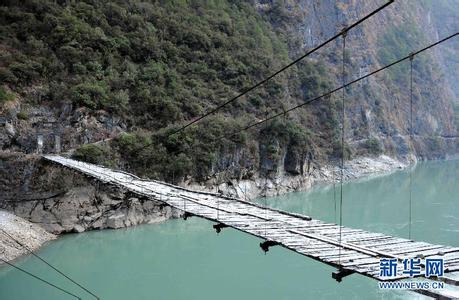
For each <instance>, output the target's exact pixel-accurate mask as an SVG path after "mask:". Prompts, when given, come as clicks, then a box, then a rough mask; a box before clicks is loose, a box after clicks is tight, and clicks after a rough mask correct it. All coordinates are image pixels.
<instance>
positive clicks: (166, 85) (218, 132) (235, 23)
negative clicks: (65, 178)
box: [0, 0, 459, 182]
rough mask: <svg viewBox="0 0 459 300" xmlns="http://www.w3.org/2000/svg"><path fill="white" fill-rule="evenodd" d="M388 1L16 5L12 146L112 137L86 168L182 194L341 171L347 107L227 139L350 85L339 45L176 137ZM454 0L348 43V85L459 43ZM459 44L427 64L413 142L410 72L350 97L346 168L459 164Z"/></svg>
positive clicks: (6, 123) (426, 6) (8, 146)
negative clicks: (366, 161) (383, 163)
mask: <svg viewBox="0 0 459 300" xmlns="http://www.w3.org/2000/svg"><path fill="white" fill-rule="evenodd" d="M384 2H385V1H360V0H359V1H357V0H345V1H344V0H343V1H331V0H326V1H317V0H284V1H274V0H272V1H270V0H264V1H250V2H246V1H219V2H218V3H217V2H214V1H178V0H177V1H171V2H170V1H151V2H140V1H135V0H131V1H126V2H123V3H118V2H116V3H114V2H106V1H76V2H74V1H21V2H17V1H6V2H4V4H2V7H1V8H0V14H1V20H2V21H1V23H0V25H1V28H2V37H1V42H0V53H1V55H2V56H1V59H2V60H1V63H0V79H1V80H2V86H1V91H0V98H1V102H0V105H2V108H1V112H0V114H1V115H0V147H1V148H2V149H4V150H20V151H24V152H35V151H37V149H38V151H44V152H55V151H57V152H58V151H61V150H67V149H71V148H74V147H77V146H78V145H81V144H86V143H93V142H97V141H100V140H103V139H107V138H114V139H113V140H112V141H111V142H109V143H106V144H103V145H102V146H97V145H94V146H86V147H83V148H80V149H79V150H78V151H77V152H76V156H77V157H79V158H81V159H86V160H90V161H93V162H101V163H105V164H108V165H112V166H119V167H122V168H126V169H129V170H130V171H133V172H135V173H137V174H139V175H145V176H150V177H156V178H160V179H165V180H169V181H175V182H177V181H183V180H186V181H189V180H190V179H196V180H199V181H205V180H208V179H209V178H212V177H215V174H216V173H218V172H221V171H228V172H227V173H229V174H227V175H226V176H227V177H228V176H229V177H232V178H240V179H247V178H253V177H254V176H255V177H256V176H257V174H258V173H267V174H269V175H271V176H275V175H279V174H281V173H286V174H290V175H295V176H296V175H304V174H307V173H309V170H310V169H311V168H312V167H314V166H315V167H321V166H323V165H324V164H326V163H336V161H337V160H338V158H339V155H340V144H339V143H340V138H339V127H340V125H341V119H340V112H339V109H338V108H339V105H340V104H339V101H340V98H339V97H340V95H334V96H332V97H330V98H327V99H322V100H321V101H317V102H315V103H314V104H312V105H308V106H305V107H304V108H302V109H300V110H297V111H294V112H291V113H289V114H287V115H286V116H285V117H284V118H281V119H277V120H275V121H272V122H268V123H267V124H264V125H263V126H261V127H260V128H257V129H254V130H252V131H249V132H246V133H242V134H238V135H236V136H235V137H231V138H229V137H228V133H230V132H232V131H234V130H237V129H238V128H241V127H243V126H245V125H247V124H249V123H252V122H254V121H256V120H260V119H261V118H263V117H264V116H266V114H268V115H269V114H272V113H275V112H282V111H283V110H285V109H287V108H289V107H291V106H294V105H297V104H300V103H302V102H303V101H305V100H307V99H310V98H311V97H314V96H316V95H319V94H320V93H321V92H323V91H326V90H328V89H330V88H332V87H335V86H338V85H340V80H341V79H340V70H341V60H340V58H341V55H342V54H341V46H342V44H341V43H342V41H341V40H338V41H337V42H336V43H333V44H331V45H329V46H328V47H326V48H324V49H323V50H321V51H320V52H318V53H316V54H314V55H313V56H311V57H309V58H307V59H306V60H305V61H303V62H302V63H300V64H298V65H296V66H295V67H294V68H292V69H290V70H289V71H288V72H286V73H284V74H282V75H281V76H279V77H276V78H275V79H274V80H273V81H272V82H270V83H269V84H267V85H265V86H263V87H261V88H260V89H258V90H257V91H256V92H254V93H251V94H250V95H249V96H247V97H245V98H243V99H240V101H237V102H236V103H235V104H233V105H231V106H229V107H228V108H227V109H225V110H224V111H222V112H221V113H220V114H219V115H217V116H213V117H212V118H209V119H208V120H204V122H201V123H200V124H198V125H197V126H196V127H193V128H190V129H189V130H187V131H186V132H183V133H182V134H180V135H176V136H168V135H167V134H168V133H169V132H171V131H172V130H174V128H176V127H177V126H179V125H180V124H183V123H184V122H186V121H187V120H190V119H193V118H196V117H197V116H199V115H200V114H202V113H203V112H205V111H208V110H209V109H211V108H213V107H215V106H216V105H218V104H220V103H222V102H224V101H225V99H227V98H228V97H230V96H232V95H235V94H236V93H237V92H239V91H241V90H243V89H244V88H246V87H248V86H250V84H253V83H254V82H256V81H258V80H260V79H262V78H264V77H265V76H267V75H268V74H270V73H271V72H272V70H275V69H277V68H279V67H280V66H281V65H283V64H285V63H286V62H288V61H289V60H290V59H293V58H296V57H298V56H299V55H300V54H302V53H304V52H305V51H306V50H307V49H310V48H311V47H314V46H316V45H318V44H319V43H320V42H322V41H324V40H325V39H327V38H328V37H330V36H332V35H334V34H335V33H336V32H339V31H341V30H342V29H343V27H344V26H346V24H350V23H352V22H353V21H355V20H357V19H358V18H361V17H362V16H364V15H366V14H367V13H369V12H370V11H372V10H374V9H375V8H376V7H378V6H379V5H381V4H383V3H384ZM452 2H454V1H452V0H451V1H446V0H445V1H443V2H442V5H441V7H440V6H438V5H435V4H433V3H429V2H428V1H424V2H409V1H406V2H405V1H396V2H395V3H394V4H392V5H391V6H390V7H389V8H387V9H386V10H384V11H383V12H381V13H380V14H378V15H376V16H374V17H372V18H371V19H370V20H369V21H368V22H365V23H364V24H362V26H359V27H358V28H356V29H354V30H352V31H351V32H349V34H348V36H347V40H346V53H345V57H346V61H345V64H346V80H351V79H355V78H357V77H359V76H361V75H364V74H366V73H367V72H369V71H371V70H374V69H376V68H378V67H380V66H382V65H384V64H386V63H389V62H391V61H392V60H395V59H396V58H399V57H402V56H405V55H407V54H408V53H410V52H411V51H412V50H415V49H417V48H420V47H423V46H424V45H427V44H428V43H430V42H433V41H435V40H437V39H438V38H439V37H442V36H443V35H446V34H448V33H452V32H455V31H457V29H458V27H457V21H455V20H457V18H452V17H449V18H443V16H444V15H445V14H446V13H447V10H448V9H449V11H450V15H451V14H454V13H456V14H457V7H456V6H455V4H451V3H452ZM445 8H446V9H445ZM445 24H446V25H447V26H444V25H445ZM455 43H456V44H457V41H453V42H449V43H448V44H445V46H444V47H440V48H438V49H434V50H432V51H429V52H426V53H423V54H421V55H419V56H417V57H416V58H415V60H414V62H413V65H414V105H413V108H414V115H413V117H414V122H413V123H414V124H413V125H414V126H413V134H414V142H413V145H411V142H410V140H409V131H410V123H409V84H408V82H409V63H408V62H407V63H404V64H401V65H398V66H395V67H393V68H391V69H390V70H388V71H387V72H384V73H383V74H380V75H377V76H375V77H372V78H370V79H368V80H365V81H363V82H361V83H359V84H357V85H355V86H353V87H350V88H348V89H347V90H346V93H345V102H346V111H345V115H346V117H345V123H344V125H345V128H346V136H345V140H346V147H345V149H346V158H347V159H350V158H355V157H359V156H372V155H373V156H375V155H379V154H381V153H385V154H388V155H391V156H394V157H399V158H405V157H406V156H407V155H408V154H409V152H411V151H412V150H413V151H414V152H415V154H416V155H417V156H418V157H419V158H442V157H445V156H447V155H449V154H455V153H457V152H458V149H459V145H458V141H457V139H456V138H454V137H455V136H457V128H456V126H455V124H454V110H453V102H454V101H457V100H456V99H457V96H456V95H457V94H456V95H455V94H454V91H455V90H453V89H452V87H453V85H454V82H455V79H454V78H455V76H456V77H457V74H455V73H454V71H455V69H454V68H452V67H451V66H452V65H453V64H452V63H451V61H454V57H455V53H456V51H457V50H456V49H457V47H454V45H456V44H455ZM456 92H457V91H456ZM121 132H128V133H129V134H121V135H119V134H120V133H121ZM217 138H218V140H216V139H217ZM150 144H152V146H148V147H147V145H150ZM410 149H411V150H410Z"/></svg>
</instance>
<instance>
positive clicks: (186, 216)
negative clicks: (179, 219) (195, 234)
mask: <svg viewBox="0 0 459 300" xmlns="http://www.w3.org/2000/svg"><path fill="white" fill-rule="evenodd" d="M192 216H193V214H192V213H189V212H187V211H186V212H184V213H183V219H184V220H186V219H188V218H190V217H192Z"/></svg>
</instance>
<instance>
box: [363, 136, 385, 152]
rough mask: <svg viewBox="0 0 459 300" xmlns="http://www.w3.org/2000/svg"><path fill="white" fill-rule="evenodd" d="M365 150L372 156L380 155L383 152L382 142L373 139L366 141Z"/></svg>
mask: <svg viewBox="0 0 459 300" xmlns="http://www.w3.org/2000/svg"><path fill="white" fill-rule="evenodd" d="M365 149H366V150H367V151H368V153H369V154H372V155H379V154H381V153H382V152H383V148H382V145H381V142H380V141H379V140H378V139H377V138H373V137H372V138H369V139H367V140H366V141H365Z"/></svg>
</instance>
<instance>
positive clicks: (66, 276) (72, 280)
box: [0, 228, 100, 299]
mask: <svg viewBox="0 0 459 300" xmlns="http://www.w3.org/2000/svg"><path fill="white" fill-rule="evenodd" d="M0 231H1V232H2V233H3V235H5V236H7V237H8V238H10V239H11V240H13V241H14V242H15V243H16V244H18V245H19V246H21V247H22V248H24V249H26V250H27V252H29V253H30V254H32V255H33V256H35V257H36V258H38V259H39V260H40V261H41V262H43V263H44V264H46V265H47V266H48V267H50V268H51V269H53V270H54V271H56V272H57V273H59V274H60V275H62V276H64V277H65V278H66V279H67V280H69V281H70V282H72V283H73V284H75V285H76V286H78V287H79V288H81V289H82V290H83V291H85V292H87V293H88V294H90V295H91V296H93V297H94V298H96V299H100V298H99V297H98V296H97V295H95V294H94V293H93V292H91V291H90V290H88V289H87V288H85V287H84V286H83V285H81V284H80V283H78V282H76V281H75V280H74V279H72V278H70V276H68V275H66V274H65V273H64V272H62V271H61V270H59V269H58V268H56V267H55V266H53V265H52V264H50V263H49V262H48V261H46V260H45V259H44V258H42V257H41V256H39V255H38V254H36V253H35V252H34V251H32V250H31V249H30V248H29V247H27V246H26V245H24V244H23V243H21V242H20V241H18V240H17V239H15V238H14V237H13V236H12V235H10V234H9V233H8V232H6V231H5V230H3V229H1V228H0Z"/></svg>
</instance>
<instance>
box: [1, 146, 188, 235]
mask: <svg viewBox="0 0 459 300" xmlns="http://www.w3.org/2000/svg"><path fill="white" fill-rule="evenodd" d="M0 190H1V191H2V193H1V195H0V209H5V210H7V211H10V212H13V213H14V214H15V215H17V216H20V217H22V218H24V219H26V220H28V221H30V222H32V223H35V224H39V225H41V227H43V228H44V229H46V230H47V231H48V232H52V233H56V234H60V233H66V232H82V231H86V230H93V229H104V228H121V227H128V226H134V225H138V224H144V223H154V222H160V221H163V220H166V219H168V218H171V217H177V216H179V213H178V212H177V211H175V210H174V209H172V208H171V207H165V206H164V205H163V204H162V203H159V202H158V201H152V200H150V199H143V198H139V197H138V196H136V195H133V194H131V193H129V192H127V191H125V190H122V189H119V188H116V187H113V186H109V185H104V184H102V183H99V182H96V181H94V180H92V179H90V178H87V177H85V176H84V175H82V174H79V173H76V172H73V171H70V170H67V169H65V168H59V167H57V166H55V165H52V164H49V163H46V162H45V161H44V160H43V159H40V157H37V156H32V155H20V154H17V153H11V154H6V153H3V154H1V153H0Z"/></svg>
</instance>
